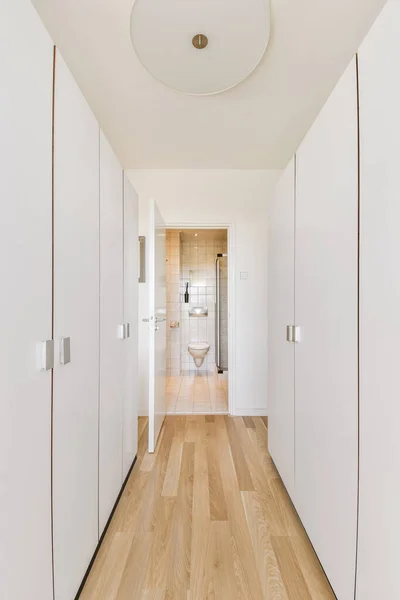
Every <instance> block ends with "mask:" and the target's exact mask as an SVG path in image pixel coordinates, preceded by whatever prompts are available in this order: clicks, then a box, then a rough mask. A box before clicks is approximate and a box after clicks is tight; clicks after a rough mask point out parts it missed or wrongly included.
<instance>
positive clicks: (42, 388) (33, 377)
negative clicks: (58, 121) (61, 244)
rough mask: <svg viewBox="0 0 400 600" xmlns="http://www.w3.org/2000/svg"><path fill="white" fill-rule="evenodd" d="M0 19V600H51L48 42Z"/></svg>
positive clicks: (16, 4)
mask: <svg viewBox="0 0 400 600" xmlns="http://www.w3.org/2000/svg"><path fill="white" fill-rule="evenodd" d="M0 12H1V17H0V52H1V57H2V58H1V88H2V89H1V94H0V131H1V135H0V156H1V177H0V281H1V293H0V331H1V337H0V598H4V599H6V598H7V599H8V600H26V599H27V598H29V599H30V600H50V599H51V598H52V594H53V593H52V572H51V569H52V563H51V561H52V557H51V365H48V366H49V370H48V371H41V370H40V365H39V364H37V361H36V358H37V357H36V351H37V346H38V344H39V343H40V342H41V341H44V340H50V339H51V337H52V306H51V298H52V266H51V263H52V261H51V247H52V226H51V215H52V191H51V163H52V152H51V140H52V134H51V122H52V117H51V115H52V86H53V44H52V41H51V39H50V37H49V35H48V34H47V32H46V30H45V28H44V26H43V24H42V22H41V21H40V19H39V17H38V15H37V13H36V11H35V9H34V8H33V6H32V4H31V2H30V1H29V0H3V1H2V3H1V9H0Z"/></svg>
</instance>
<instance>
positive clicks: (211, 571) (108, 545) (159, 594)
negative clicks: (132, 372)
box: [81, 415, 335, 600]
mask: <svg viewBox="0 0 400 600" xmlns="http://www.w3.org/2000/svg"><path fill="white" fill-rule="evenodd" d="M139 434H140V443H139V453H138V460H137V463H136V465H135V468H134V470H133V472H132V475H131V477H130V479H129V481H128V484H127V486H126V489H125V491H124V494H123V496H122V498H121V501H120V504H119V506H118V508H117V510H116V513H115V515H114V518H113V520H112V522H111V524H110V527H109V530H108V532H107V535H106V537H105V539H104V542H103V544H102V547H101V549H100V551H99V554H98V556H97V559H96V561H95V563H94V566H93V569H92V571H91V573H90V575H89V578H88V580H87V583H86V586H85V588H84V590H83V592H82V595H81V600H102V599H103V600H203V599H208V600H239V599H243V600H333V599H334V598H335V597H334V595H333V593H332V591H331V589H330V587H329V584H328V582H327V580H326V578H325V576H324V573H323V571H322V569H321V567H320V565H319V563H318V560H317V558H316V556H315V554H314V551H313V549H312V547H311V545H310V543H309V541H308V539H307V537H306V535H305V532H304V530H303V528H302V526H301V524H300V522H299V520H298V517H297V515H296V513H295V511H294V509H293V507H292V505H291V502H290V500H289V498H288V496H287V493H286V491H285V489H284V487H283V484H282V482H281V480H280V478H279V475H278V473H277V471H276V469H275V467H274V465H273V463H272V460H271V458H270V456H269V454H268V451H267V443H268V432H267V427H266V422H265V420H263V419H261V418H231V417H227V416H222V415H216V416H195V415H193V416H186V417H184V416H169V417H167V419H166V421H165V424H164V427H163V429H162V431H161V435H160V440H159V444H158V447H157V450H156V453H155V454H154V455H148V454H147V453H146V444H147V421H146V420H144V419H141V420H140V425H139Z"/></svg>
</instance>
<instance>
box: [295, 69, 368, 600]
mask: <svg viewBox="0 0 400 600" xmlns="http://www.w3.org/2000/svg"><path fill="white" fill-rule="evenodd" d="M357 135H358V133H357V85H356V62H355V59H354V60H353V61H352V62H351V64H350V66H349V67H348V68H347V70H346V71H345V73H344V75H343V76H342V78H341V79H340V81H339V83H338V85H337V86H336V88H335V90H334V91H333V93H332V95H331V96H330V98H329V100H328V102H327V103H326V105H325V107H324V108H323V109H322V111H321V113H320V115H319V116H318V118H317V120H316V121H315V123H314V125H313V127H312V128H311V130H310V131H309V133H308V134H307V136H306V138H305V140H304V141H303V143H302V145H301V147H300V149H299V151H298V154H297V191H296V245H295V247H296V300H295V311H296V325H299V326H300V335H301V341H300V343H298V344H296V349H295V363H296V373H295V390H296V392H295V393H296V396H295V415H296V416H295V431H296V442H295V454H296V459H295V486H296V493H295V498H294V500H295V504H296V507H297V509H298V512H299V514H300V517H301V519H302V521H303V523H304V525H305V528H306V530H307V533H308V535H309V536H310V539H311V542H312V543H313V545H314V547H315V549H316V552H317V554H318V556H319V558H320V560H321V562H322V565H323V567H324V569H325V571H326V573H327V576H328V578H329V580H330V582H331V584H332V586H333V589H334V590H335V593H336V595H337V597H338V598H340V600H352V599H353V598H354V580H355V557H356V527H357V457H358V444H357V436H358V430H357V428H358V328H357V319H358V289H357V281H358V150H357Z"/></svg>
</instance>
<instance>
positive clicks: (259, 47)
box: [131, 0, 271, 96]
mask: <svg viewBox="0 0 400 600" xmlns="http://www.w3.org/2000/svg"><path fill="white" fill-rule="evenodd" d="M270 26H271V21H270V0H218V1H212V2H206V1H205V0H190V2H188V1H187V0H135V3H134V5H133V8H132V14H131V40H132V45H133V47H134V50H135V52H136V55H137V57H138V59H139V61H140V62H141V63H142V65H143V67H144V68H145V69H146V70H147V71H148V72H149V73H150V74H151V75H152V76H153V77H154V78H155V79H157V80H158V81H160V82H161V83H163V84H164V85H166V86H168V87H170V88H172V89H173V90H176V91H180V92H184V93H186V94H191V95H198V96H205V95H211V94H218V93H220V92H224V91H226V90H229V89H230V88H233V87H234V86H236V85H238V84H239V83H241V82H242V81H244V80H245V79H246V78H247V77H248V76H249V75H250V74H251V73H252V72H253V71H254V70H255V68H256V67H257V65H258V64H259V63H260V61H261V59H262V57H263V56H264V54H265V51H266V49H267V46H268V42H269V37H270ZM202 31H206V32H207V34H205V33H196V32H202ZM210 40H211V41H212V43H211V42H210ZM199 50H202V52H199Z"/></svg>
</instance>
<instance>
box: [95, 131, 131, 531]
mask: <svg viewBox="0 0 400 600" xmlns="http://www.w3.org/2000/svg"><path fill="white" fill-rule="evenodd" d="M123 243H124V239H123V181H122V168H121V166H120V164H119V162H118V159H117V157H116V156H115V154H114V153H113V151H112V149H111V147H110V145H109V143H108V142H107V139H106V138H105V136H104V134H103V132H101V133H100V419H99V533H100V535H101V533H102V531H103V529H104V527H105V525H106V523H107V520H108V518H109V516H110V513H111V511H112V508H113V506H114V503H115V500H116V499H117V496H118V494H119V491H120V489H121V485H122V453H123V450H122V443H123V410H124V376H125V363H124V340H123V339H121V337H120V332H119V328H120V327H121V326H122V324H123V322H124V315H123Z"/></svg>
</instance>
